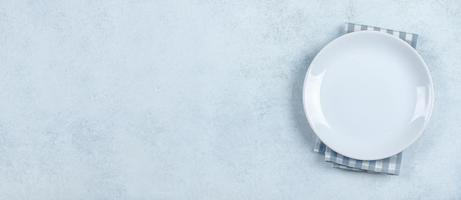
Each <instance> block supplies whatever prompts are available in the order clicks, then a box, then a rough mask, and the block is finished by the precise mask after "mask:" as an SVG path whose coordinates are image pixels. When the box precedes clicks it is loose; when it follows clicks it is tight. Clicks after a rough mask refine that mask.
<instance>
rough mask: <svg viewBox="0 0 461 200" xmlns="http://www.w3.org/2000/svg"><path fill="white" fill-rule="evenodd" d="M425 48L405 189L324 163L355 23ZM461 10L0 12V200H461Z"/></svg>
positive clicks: (437, 6) (124, 7) (16, 6)
mask: <svg viewBox="0 0 461 200" xmlns="http://www.w3.org/2000/svg"><path fill="white" fill-rule="evenodd" d="M348 21H350V22H356V23H364V24H370V25H377V26H382V27H388V28H393V29H399V30H406V31H411V32H416V33H419V34H420V40H419V44H418V49H419V51H420V53H421V54H422V56H423V57H424V58H425V59H426V61H427V64H428V65H429V68H430V70H431V72H432V75H433V79H434V83H435V89H436V105H435V110H434V114H433V119H432V121H431V123H430V124H429V126H428V129H427V131H426V132H425V134H424V135H423V136H422V137H421V138H420V139H419V140H418V141H417V142H416V143H415V144H414V145H412V146H411V147H410V148H409V149H407V150H406V151H405V153H404V160H403V167H402V174H401V175H400V176H382V175H370V174H361V173H351V172H345V171H341V170H338V169H333V168H330V166H329V165H328V164H326V163H324V162H322V158H321V157H320V156H319V155H317V154H315V153H314V152H313V151H312V146H313V141H312V138H313V137H312V131H311V130H310V128H309V127H308V125H307V123H306V120H305V116H304V113H303V110H302V103H301V89H302V82H303V78H304V74H305V71H306V69H307V66H308V64H309V63H310V61H311V59H312V57H313V56H314V55H315V54H316V52H318V51H319V49H320V48H321V47H322V46H323V45H325V44H326V43H327V42H328V41H331V40H332V39H334V38H335V37H337V36H339V35H340V34H341V28H342V26H343V24H344V22H348ZM460 35H461V3H460V2H459V1H456V0H451V1H445V0H434V1H416V0H414V1H408V0H407V1H401V0H398V1H397V0H395V1H365V0H363V1H358V0H349V1H332V0H322V1H320V0H319V1H306V0H288V1H276V0H271V1H245V0H227V1H226V0H223V1H217V0H184V1H180V0H173V1H167V0H165V1H160V0H154V1H147V0H134V1H121V0H116V1H98V0H74V1H56V0H30V1H15V0H10V1H8V0H0V199H2V200H3V199H5V200H15V199H46V200H51V199H63V200H66V199H86V200H88V199H98V200H100V199H461V190H460V188H461V159H459V156H460V155H461V124H460V115H461V114H460V111H461V94H460V91H461V39H460Z"/></svg>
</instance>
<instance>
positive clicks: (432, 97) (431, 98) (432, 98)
mask: <svg viewBox="0 0 461 200" xmlns="http://www.w3.org/2000/svg"><path fill="white" fill-rule="evenodd" d="M367 34H374V35H380V36H383V37H388V38H392V39H393V40H396V41H398V42H399V43H401V44H403V46H405V48H409V49H410V50H411V51H412V52H413V53H414V54H415V55H416V56H417V58H418V60H419V61H420V62H421V63H422V67H423V68H424V72H425V76H427V78H428V80H429V85H428V87H429V92H428V96H429V101H430V102H429V104H428V110H427V112H426V116H427V118H426V119H425V121H424V124H423V126H422V128H421V130H419V131H418V132H417V133H416V136H415V137H414V138H413V139H411V140H409V142H408V143H407V144H406V145H403V146H402V147H401V148H400V149H399V151H398V152H396V153H394V154H392V155H387V156H375V157H371V156H370V157H360V156H355V155H351V154H349V152H340V151H337V150H336V149H335V147H334V146H332V145H331V144H328V142H325V141H324V140H322V137H321V136H319V134H318V133H317V131H316V130H314V127H313V126H312V124H313V122H312V121H311V119H310V117H309V114H308V112H307V103H306V101H307V100H306V95H307V94H306V93H307V89H308V87H307V80H308V79H309V77H310V76H309V74H311V73H310V72H311V71H312V67H311V65H312V63H314V61H315V60H316V59H317V58H318V57H319V56H320V55H321V54H322V53H323V52H324V49H326V48H327V47H328V46H331V45H332V44H333V43H335V42H336V41H338V40H340V39H344V38H348V37H353V36H355V35H367ZM302 101H303V110H304V115H305V116H306V118H307V122H308V124H309V126H310V127H311V129H312V131H313V132H314V134H315V135H316V136H317V137H318V138H319V139H320V140H321V141H322V142H323V143H324V144H325V145H326V146H328V147H329V148H331V149H332V150H333V151H335V152H337V153H340V154H342V155H344V156H347V157H349V158H353V159H357V160H379V159H384V158H388V157H390V156H393V155H396V154H398V153H400V152H402V151H403V150H405V149H406V148H408V147H409V146H411V145H412V144H413V143H414V142H415V141H416V140H417V139H419V138H420V137H421V135H422V133H423V132H424V131H425V130H426V128H427V125H428V123H429V121H430V120H431V118H432V113H433V109H434V102H435V95H434V83H433V80H432V76H431V72H430V70H429V67H428V66H427V64H426V62H425V61H424V59H423V58H422V56H421V55H420V54H419V53H418V51H417V50H416V49H415V48H413V47H412V46H411V45H410V44H408V43H407V42H405V41H403V40H402V39H400V38H397V37H396V36H394V35H390V34H388V33H383V32H379V31H373V30H363V31H356V32H351V33H346V34H344V35H341V36H339V37H337V38H335V39H333V40H332V41H330V42H328V43H327V44H326V45H325V46H323V47H322V48H321V49H320V51H318V53H317V54H316V55H315V56H314V58H313V59H312V60H311V62H310V63H309V64H308V69H307V71H306V74H305V77H304V83H303V93H302Z"/></svg>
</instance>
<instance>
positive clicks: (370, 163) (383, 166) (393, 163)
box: [314, 23, 418, 175]
mask: <svg viewBox="0 0 461 200" xmlns="http://www.w3.org/2000/svg"><path fill="white" fill-rule="evenodd" d="M366 30H371V31H380V32H385V33H388V34H391V35H394V36H396V37H398V38H400V39H402V40H404V41H405V42H407V43H408V44H410V45H411V46H412V47H413V48H415V49H416V42H417V40H418V35H417V34H414V33H407V32H403V31H396V30H391V29H385V28H380V27H376V26H368V25H362V24H354V23H346V26H345V32H346V33H351V32H355V31H366ZM314 151H315V152H318V153H320V154H322V155H324V156H325V161H327V162H330V163H332V164H333V167H335V168H340V169H345V170H351V171H360V172H369V173H383V174H392V175H398V174H399V173H400V165H401V163H402V153H398V154H396V155H393V156H391V157H389V158H385V159H382V160H356V159H352V158H349V157H346V156H343V155H341V154H338V153H336V152H335V151H333V150H332V149H330V148H328V147H327V146H326V145H325V144H323V142H322V141H321V140H320V139H319V138H317V139H316V141H315V147H314Z"/></svg>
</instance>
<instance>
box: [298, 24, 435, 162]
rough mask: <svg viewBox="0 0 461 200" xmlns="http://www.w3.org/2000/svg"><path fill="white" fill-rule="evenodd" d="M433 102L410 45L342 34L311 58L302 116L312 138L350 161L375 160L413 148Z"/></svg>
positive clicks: (383, 36) (374, 35) (370, 34)
mask: <svg viewBox="0 0 461 200" xmlns="http://www.w3.org/2000/svg"><path fill="white" fill-rule="evenodd" d="M433 102H434V89H433V83H432V79H431V76H430V72H429V70H428V68H427V66H426V64H425V63H424V61H423V59H422V58H421V56H420V55H419V54H418V53H417V52H416V50H415V49H413V48H412V47H411V46H410V45H409V44H407V43H406V42H404V41H403V40H401V39H399V38H397V37H395V36H392V35H389V34H387V33H381V32H375V31H361V32H354V33H349V34H346V35H343V36H341V37H339V38H337V39H335V40H333V41H332V42H330V43H329V44H328V45H326V46H325V47H324V48H323V49H322V50H321V51H320V52H319V53H318V54H317V56H316V57H315V58H314V60H313V61H312V63H311V64H310V66H309V69H308V71H307V74H306V78H305V80H304V88H303V103H304V111H305V113H306V116H307V119H308V121H309V124H310V126H311V127H312V129H313V130H314V132H315V133H316V135H317V136H318V137H319V138H320V139H321V140H322V141H323V142H324V143H325V144H326V145H327V146H328V147H330V148H331V149H333V150H334V151H336V152H338V153H340V154H342V155H345V156H347V157H350V158H354V159H360V160H376V159H382V158H386V157H389V156H392V155H395V154H397V153H399V152H401V151H402V150H404V149H405V148H406V147H408V146H409V145H411V144H412V143H413V142H414V141H415V140H416V139H417V138H418V137H419V136H420V135H421V133H422V131H423V129H424V127H425V126H426V124H427V122H428V121H429V118H430V115H431V112H432V107H433Z"/></svg>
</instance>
